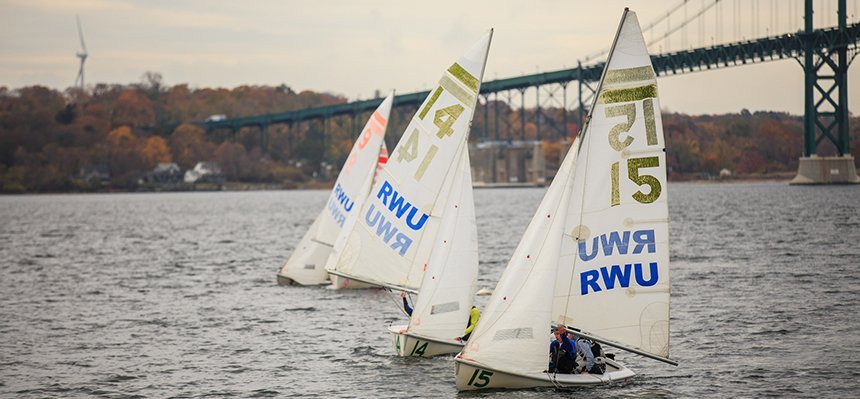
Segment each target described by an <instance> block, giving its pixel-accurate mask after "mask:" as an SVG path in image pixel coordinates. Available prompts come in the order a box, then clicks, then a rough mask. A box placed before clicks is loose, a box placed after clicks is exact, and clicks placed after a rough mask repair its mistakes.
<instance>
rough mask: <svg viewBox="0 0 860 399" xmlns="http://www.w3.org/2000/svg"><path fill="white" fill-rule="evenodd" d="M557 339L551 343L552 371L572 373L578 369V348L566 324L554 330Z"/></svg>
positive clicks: (550, 367) (550, 363) (550, 368)
mask: <svg viewBox="0 0 860 399" xmlns="http://www.w3.org/2000/svg"><path fill="white" fill-rule="evenodd" d="M553 336H554V337H555V339H553V340H552V342H551V343H550V344H549V369H548V372H550V373H561V374H570V373H572V372H574V369H576V349H575V348H574V340H573V339H571V338H570V337H569V336H568V334H567V330H566V329H565V328H564V326H558V328H557V329H556V330H555V331H553Z"/></svg>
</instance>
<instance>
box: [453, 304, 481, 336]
mask: <svg viewBox="0 0 860 399" xmlns="http://www.w3.org/2000/svg"><path fill="white" fill-rule="evenodd" d="M480 318H481V312H480V311H479V310H478V308H477V307H475V306H472V310H470V311H469V321H467V322H466V331H465V332H463V334H464V335H463V336H462V337H457V338H455V339H456V340H457V341H463V342H465V341H468V340H469V337H471V336H472V331H474V330H475V326H476V325H477V324H478V319H480Z"/></svg>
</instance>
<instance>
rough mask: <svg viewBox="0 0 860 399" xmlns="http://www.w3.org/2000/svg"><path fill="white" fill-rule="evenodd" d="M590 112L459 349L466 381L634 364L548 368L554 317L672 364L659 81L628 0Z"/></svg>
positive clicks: (590, 380)
mask: <svg viewBox="0 0 860 399" xmlns="http://www.w3.org/2000/svg"><path fill="white" fill-rule="evenodd" d="M608 57H609V58H608V60H607V62H606V66H605V68H604V71H603V76H602V77H601V80H600V83H599V85H598V90H597V94H596V95H595V98H594V103H593V105H592V107H591V111H590V113H589V119H588V121H587V123H586V125H585V127H584V129H583V130H582V132H581V134H580V135H579V136H578V137H577V139H576V140H575V141H574V143H573V146H572V147H571V149H570V151H569V152H568V154H567V156H566V157H565V159H564V161H563V163H562V166H561V168H560V169H559V172H558V174H557V175H556V177H555V179H554V180H553V182H552V184H551V185H550V187H549V189H548V190H547V193H546V195H545V196H544V199H543V200H542V202H541V204H540V207H539V208H538V210H537V212H536V213H535V215H534V217H533V218H532V220H531V222H530V224H529V226H528V228H527V230H526V232H525V234H524V235H523V237H522V239H521V241H520V243H519V245H518V246H517V249H516V250H515V252H514V254H513V257H512V259H511V260H510V262H509V263H508V266H507V268H506V269H505V271H504V273H503V274H502V277H501V279H500V280H499V283H498V285H497V286H496V289H495V291H494V292H493V296H492V297H491V299H490V301H489V303H488V305H487V308H486V310H485V311H484V314H483V316H482V318H481V320H480V321H479V322H478V325H477V326H476V328H475V331H474V332H473V333H472V337H471V339H470V340H469V342H468V344H467V345H466V346H465V347H464V348H463V351H462V352H461V353H460V354H459V355H457V357H456V358H455V361H456V363H455V364H456V384H457V388H458V389H459V390H474V389H486V388H528V387H541V386H546V387H576V386H589V385H599V384H606V383H609V382H614V381H620V380H625V379H628V378H631V377H633V376H634V375H635V373H634V372H633V371H632V370H630V369H629V368H627V367H625V366H624V365H623V364H621V363H619V362H617V361H615V360H614V359H611V358H609V359H606V371H605V372H604V373H602V374H590V373H584V374H554V373H550V372H548V371H546V370H547V366H548V364H547V363H548V358H549V345H550V342H551V341H552V339H553V338H552V335H550V331H551V328H552V326H553V325H565V326H568V329H569V330H570V329H576V330H575V331H577V332H576V335H579V336H580V337H583V338H587V339H591V340H592V341H597V342H600V343H603V344H605V345H608V346H613V347H615V348H618V349H622V350H626V351H630V352H633V353H636V354H640V355H644V356H647V357H649V358H652V359H657V360H660V361H664V362H667V363H670V364H675V365H677V363H676V362H675V361H674V360H671V359H669V358H668V355H669V235H668V207H667V196H668V192H667V190H666V166H665V165H666V157H665V152H664V149H665V140H664V137H663V128H662V121H661V117H660V106H659V102H658V100H657V85H656V83H657V81H656V75H655V73H654V69H653V67H652V65H651V60H650V57H649V55H648V51H647V48H646V46H645V42H644V40H643V38H642V31H641V29H640V27H639V22H638V20H637V18H636V14H635V13H634V12H632V11H629V10H627V9H625V11H624V14H623V16H622V19H621V23H620V24H619V27H618V31H617V33H616V36H615V40H614V41H613V45H612V49H611V50H610V53H609V56H608Z"/></svg>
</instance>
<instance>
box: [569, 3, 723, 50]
mask: <svg viewBox="0 0 860 399" xmlns="http://www.w3.org/2000/svg"><path fill="white" fill-rule="evenodd" d="M704 1H705V0H702V2H703V7H704ZM712 1H713V2H714V3H713V4H716V3H719V2H720V0H712ZM688 2H689V0H682V1H681V2H679V3H678V4H676V5H675V6H674V7H672V8H671V9H669V11H667V12H666V13H665V14H663V16H661V17H659V18H657V19H656V20H654V21H652V22H651V23H649V24H648V25H645V27H644V28H642V34H643V35H644V34H645V33H646V32H648V34H649V37H650V38H651V39H652V40H651V41H650V42H648V45H649V46H650V45H652V44H654V43H656V42H659V41H660V40H663V39H664V38H666V36H668V34H671V33H672V32H674V31H676V30H678V28H675V29H674V30H671V32H668V33H667V34H666V35H663V36H662V37H660V38H657V39H653V37H654V28H655V27H657V25H659V24H660V23H662V22H663V21H664V20H667V19H670V18H671V15H672V14H674V13H675V12H676V11H678V10H680V9H681V7H684V5H686V4H687V3H688ZM713 4H711V6H710V7H712V6H713ZM685 12H686V9H685ZM698 15H701V13H700V14H697V15H694V16H693V18H692V19H695V18H696V16H698ZM685 18H686V17H685ZM689 22H690V21H689V20H688V21H686V23H689ZM686 23H685V24H684V25H686ZM684 25H681V27H683V26H684ZM667 29H671V28H670V27H669V26H667ZM703 32H704V29H703ZM703 44H704V43H703ZM666 51H669V46H668V44H667V46H666ZM607 53H609V49H603V50H600V51H597V52H594V53H591V54H589V55H586V56H585V57H584V58H583V59H582V62H583V63H586V62H588V61H591V60H593V59H595V58H599V57H602V56H604V55H606V54H607Z"/></svg>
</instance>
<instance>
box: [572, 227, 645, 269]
mask: <svg viewBox="0 0 860 399" xmlns="http://www.w3.org/2000/svg"><path fill="white" fill-rule="evenodd" d="M631 237H632V238H633V242H634V243H636V245H634V246H633V252H632V253H633V254H639V253H642V250H643V249H645V250H647V251H648V253H652V254H653V253H655V252H657V245H656V240H655V239H654V230H636V231H634V232H633V233H632V234H631V233H630V231H622V232H618V231H612V232H609V233H607V234H601V235H599V236H595V237H594V238H592V239H591V251H589V249H588V248H587V247H588V244H587V240H579V242H578V243H577V244H578V247H579V251H577V252H578V253H579V259H582V260H583V261H585V262H588V261H590V260H592V259H594V258H595V257H597V254H598V247H601V248H603V251H602V252H603V255H604V256H612V255H613V254H616V251H617V254H618V255H627V253H628V250H629V249H630V238H631Z"/></svg>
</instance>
